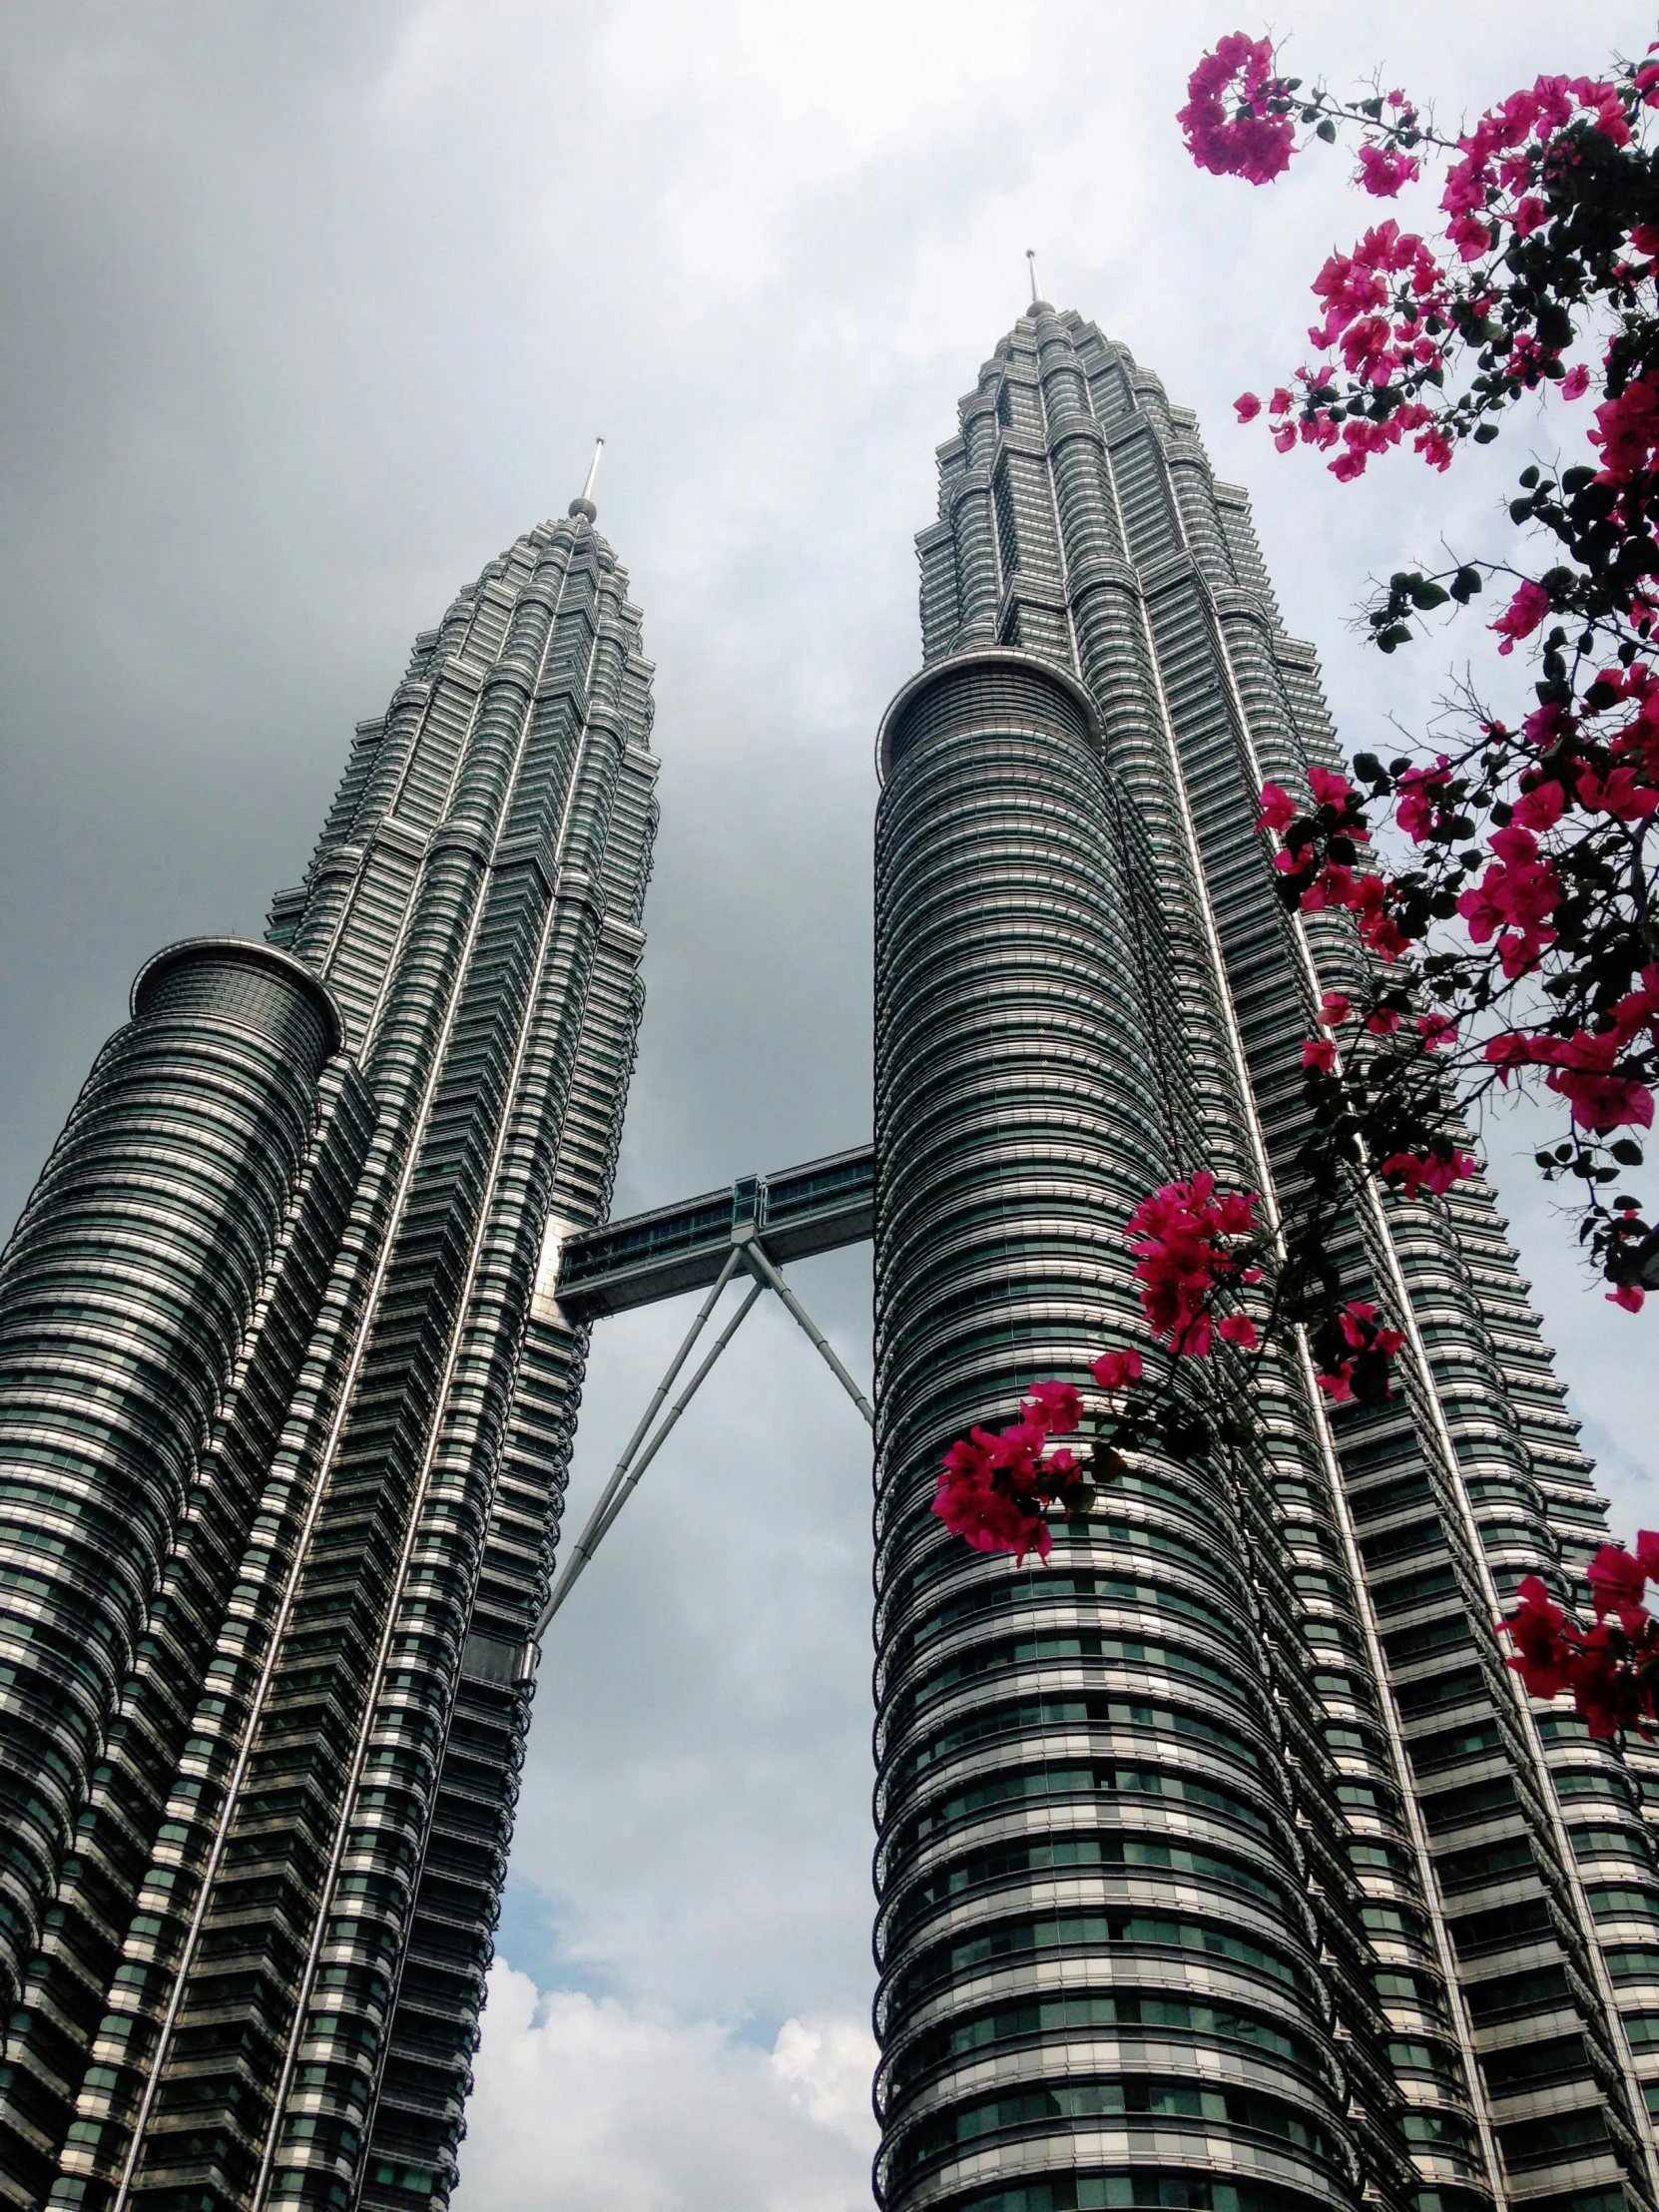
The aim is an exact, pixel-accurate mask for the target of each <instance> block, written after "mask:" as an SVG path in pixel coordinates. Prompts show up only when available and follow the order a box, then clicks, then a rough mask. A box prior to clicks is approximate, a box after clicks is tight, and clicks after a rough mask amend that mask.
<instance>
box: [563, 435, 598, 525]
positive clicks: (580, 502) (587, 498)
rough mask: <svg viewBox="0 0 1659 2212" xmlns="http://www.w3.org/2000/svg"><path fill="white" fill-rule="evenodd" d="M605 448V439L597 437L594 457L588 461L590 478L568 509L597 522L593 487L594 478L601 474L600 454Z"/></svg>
mask: <svg viewBox="0 0 1659 2212" xmlns="http://www.w3.org/2000/svg"><path fill="white" fill-rule="evenodd" d="M604 450H605V440H604V439H603V438H595V439H594V441H593V459H592V460H591V461H590V462H589V463H588V480H587V482H586V483H585V484H584V485H583V486H582V488H581V490H580V491H579V492H578V493H577V495H576V497H575V498H574V499H573V500H572V501H571V503H570V506H569V507H568V509H567V510H566V511H567V513H569V514H572V515H581V516H583V517H584V519H585V520H587V521H589V522H597V521H598V519H599V509H598V508H597V507H596V506H595V505H594V503H593V487H594V480H595V478H596V477H597V476H598V474H599V456H600V454H601V453H603V452H604Z"/></svg>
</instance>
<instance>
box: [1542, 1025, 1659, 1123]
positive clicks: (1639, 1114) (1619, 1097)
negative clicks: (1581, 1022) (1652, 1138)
mask: <svg viewBox="0 0 1659 2212" xmlns="http://www.w3.org/2000/svg"><path fill="white" fill-rule="evenodd" d="M1618 1052H1619V1041H1618V1037H1617V1035H1616V1034H1615V1032H1614V1031H1613V1030H1611V1029H1607V1030H1603V1031H1602V1032H1601V1034H1600V1035H1599V1036H1593V1037H1592V1036H1591V1035H1590V1033H1589V1032H1588V1030H1585V1029H1579V1030H1577V1031H1575V1032H1574V1034H1573V1035H1572V1036H1571V1037H1568V1038H1567V1039H1566V1040H1565V1041H1564V1042H1558V1043H1557V1044H1556V1045H1555V1047H1554V1050H1553V1053H1552V1058H1553V1059H1554V1062H1555V1065H1554V1066H1553V1067H1552V1068H1551V1070H1550V1072H1549V1074H1548V1075H1547V1076H1545V1078H1544V1081H1545V1083H1546V1085H1547V1086H1548V1088H1549V1089H1550V1090H1552V1091H1555V1092H1556V1093H1557V1094H1558V1095H1559V1096H1560V1097H1562V1098H1565V1099H1567V1100H1569V1101H1570V1102H1571V1105H1572V1118H1573V1120H1574V1121H1575V1122H1577V1123H1578V1124H1579V1126H1580V1127H1581V1128H1584V1129H1594V1130H1596V1131H1598V1132H1599V1131H1603V1130H1608V1129H1622V1128H1626V1127H1628V1128H1635V1129H1648V1128H1651V1127H1652V1124H1653V1093H1652V1092H1651V1091H1650V1090H1649V1089H1648V1087H1647V1085H1646V1084H1645V1083H1639V1082H1637V1081H1636V1079H1635V1078H1634V1077H1633V1076H1626V1075H1620V1074H1619V1073H1618V1072H1617V1069H1616V1067H1615V1065H1614V1063H1615V1061H1616V1060H1617V1057H1618Z"/></svg>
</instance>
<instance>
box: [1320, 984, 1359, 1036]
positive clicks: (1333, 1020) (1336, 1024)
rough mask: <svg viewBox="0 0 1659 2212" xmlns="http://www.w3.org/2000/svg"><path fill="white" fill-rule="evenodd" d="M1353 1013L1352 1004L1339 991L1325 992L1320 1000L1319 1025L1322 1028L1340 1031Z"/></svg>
mask: <svg viewBox="0 0 1659 2212" xmlns="http://www.w3.org/2000/svg"><path fill="white" fill-rule="evenodd" d="M1353 1011H1354V1006H1353V1002H1352V1001H1351V1000H1349V999H1347V998H1345V997H1344V996H1343V994H1342V992H1341V991H1327V992H1326V994H1325V996H1324V997H1323V998H1322V999H1321V1000H1320V1024H1321V1026H1322V1028H1326V1029H1340V1028H1341V1027H1342V1025H1343V1023H1344V1022H1345V1021H1347V1019H1348V1017H1349V1015H1350V1014H1352V1013H1353Z"/></svg>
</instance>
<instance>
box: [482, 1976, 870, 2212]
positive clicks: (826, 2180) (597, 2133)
mask: <svg viewBox="0 0 1659 2212" xmlns="http://www.w3.org/2000/svg"><path fill="white" fill-rule="evenodd" d="M874 2062H875V2044H874V2039H873V2037H872V2036H871V2035H870V2032H869V2029H868V2028H867V2026H865V2025H864V2024H863V2023H862V2022H860V2021H857V2020H854V2019H847V2018H839V2017H835V2016H824V2015H813V2016H810V2017H807V2018H804V2019H789V2020H786V2021H785V2022H784V2024H783V2026H782V2027H781V2028H780V2029H779V2031H778V2036H777V2040H776V2042H775V2043H774V2045H773V2047H772V2049H771V2050H770V2051H769V2050H767V2049H766V2048H765V2047H764V2046H763V2045H762V2044H759V2043H755V2042H750V2041H745V2040H743V2039H741V2038H740V2037H739V2036H737V2035H735V2034H734V2033H733V2032H732V2031H731V2030H730V2029H728V2028H726V2027H723V2026H721V2025H720V2024H718V2023H717V2022H716V2021H714V2020H710V2019H693V2020H679V2019H676V2018H674V2017H672V2016H671V2015H669V2014H668V2013H666V2012H663V2011H661V2010H657V2009H651V2008H644V2007H629V2006H626V2005H624V2004H622V2003H620V2002H618V2001H617V2000H616V1999H615V1998H604V1999H600V2000H597V2001H596V2000H595V1999H594V1998H592V1997H589V1996H586V1995H583V1994H580V1993H578V1992H575V1991H571V1990H550V1991H542V1992H538V1990H537V1988H536V1985H535V1983H534V1981H533V1980H532V1979H531V1978H530V1976H529V1975H528V1974H524V1973H519V1972H517V1971H516V1970H515V1969H514V1968H513V1967H512V1966H510V1965H507V1964H505V1963H503V1962H500V1961H498V1962H497V1964H496V1965H495V1967H494V1968H493V1970H492V1972H491V1974H490V1995H489V2005H488V2008H487V2010H486V2012H485V2014H484V2039H483V2044H482V2047H481V2048H480V2050H479V2053H478V2057H477V2061H476V2073H477V2084H478V2085H477V2088H476V2090H475V2091H474V2093H473V2098H472V2103H471V2107H470V2113H469V2135H468V2140H467V2142H466V2143H465V2144H464V2145H463V2147H462V2152H461V2184H460V2189H459V2191H458V2192H457V2195H456V2199H455V2205H456V2212H861V2208H862V2207H865V2206H867V2205H868V2203H869V2162H870V2159H871V2157H872V2156H873V2155H874V2150H875V2133H876V2131H875V2123H874V2120H873V2119H872V2117H871V2115H870V2108H869V2077H870V2072H871V2069H872V2067H873V2065H874Z"/></svg>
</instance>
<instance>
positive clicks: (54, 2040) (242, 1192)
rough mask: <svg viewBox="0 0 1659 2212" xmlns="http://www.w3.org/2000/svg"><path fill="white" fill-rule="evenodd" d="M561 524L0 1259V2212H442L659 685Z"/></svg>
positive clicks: (340, 800)
mask: <svg viewBox="0 0 1659 2212" xmlns="http://www.w3.org/2000/svg"><path fill="white" fill-rule="evenodd" d="M595 519H596V517H595V509H594V507H593V505H592V502H591V501H590V500H589V499H587V498H586V497H584V498H581V499H578V500H576V501H574V502H573V503H572V506H571V510H570V515H569V517H568V518H567V519H565V520H562V521H559V522H557V523H552V524H547V525H544V526H542V527H540V528H538V529H535V530H532V531H531V532H530V533H529V534H528V535H527V536H525V537H522V538H520V539H519V540H518V542H517V543H516V544H515V545H513V546H512V547H511V549H510V550H509V551H508V552H507V553H505V554H504V555H502V557H501V558H500V559H499V560H494V561H491V562H490V563H489V565H488V566H487V567H486V568H485V570H484V572H483V574H482V575H481V576H480V577H479V579H478V581H477V583H476V584H475V585H472V586H470V587H468V588H467V589H466V590H464V591H463V592H461V594H460V595H459V596H458V597H457V599H456V600H455V601H454V603H453V605H452V606H451V607H450V608H449V610H448V612H447V614H446V615H445V616H444V618H443V621H442V623H441V624H440V626H439V627H438V628H437V629H436V630H434V631H430V632H427V633H425V634H424V635H422V636H421V637H420V638H419V639H417V641H416V644H415V650H414V655H413V658H412V660H411V662H410V664H409V669H408V673H407V675H406V676H405V678H404V680H403V682H402V683H401V684H400V685H399V686H398V688H397V691H396V693H395V694H394V696H393V698H392V702H391V705H390V708H389V709H388V711H387V713H386V716H385V718H384V720H383V721H380V722H373V723H364V724H361V725H359V727H358V730H357V733H356V739H355V743H354V744H353V746H352V749H351V755H350V760H349V763H348V765H347V768H346V771H345V775H344V778H343V781H342V782H341V785H340V788H339V792H338V796H337V798H336V800H335V802H334V806H333V809H332V812H331V813H330V815H329V817H328V821H327V824H326V827H325V828H324V830H323V833H322V836H321V839H320V841H319V843H318V846H317V849H316V853H315V856H314V858H313V860H312V863H311V866H310V869H309V871H308V873H307V875H306V878H305V881H304V883H303V884H302V885H301V886H300V887H299V888H297V889H295V890H292V891H284V892H282V893H280V894H279V895H278V896H277V900H276V903H275V906H274V908H273V913H272V927H271V930H270V941H269V943H267V944H264V945H259V944H248V943H241V942H236V941H228V940H218V939H213V940H198V941H195V942H191V943H186V944H178V945H173V946H171V947H169V948H168V949H167V950H166V951H164V952H162V953H160V954H158V955H157V957H156V958H155V959H153V960H152V961H151V962H150V963H149V964H148V966H146V967H145V969H144V970H143V972H142V973H141V974H140V976H139V979H138V981H137V983H136V984H135V986H134V991H133V1002H132V1006H133V1018H132V1020H131V1022H130V1023H129V1024H128V1025H127V1026H126V1027H125V1028H123V1029H122V1030H120V1031H119V1032H118V1033H117V1034H116V1036H114V1037H113V1038H112V1039H111V1040H110V1042H109V1044H108V1045H107V1046H106V1047H105V1048H104V1051H103V1052H102V1053H101V1054H100V1056H99V1058H98V1061H97V1063H96V1065H95V1067H94V1068H93V1071H92V1074H91V1076H90V1077H89V1079H88V1082H87V1084H86V1087H85V1089H84V1090H83V1092H82V1094H81V1097H80V1099H79V1100H78V1102H77V1104H76V1106H75V1108H74V1111H73V1112H72V1114H71V1116H70V1119H69V1122H68V1125H67V1126H66V1128H65V1130H64V1132H63V1135H62V1137H61V1138H60V1139H59V1141H58V1144H57V1146H56V1148H55V1149H54V1151H53V1153H52V1156H51V1158H50V1159H49V1161H48V1162H47V1165H46V1168H45V1171H44V1173H43V1174H42V1176H41V1179H40V1182H39V1184H38V1185H37V1187H36V1189H35V1192H34V1194H33V1196H32V1197H31V1199H30V1201H29V1203H28V1206H27V1208H26V1210H25V1212H24V1214H23V1217H22V1219H21V1221H20V1223H19V1225H18V1228H17V1231H16V1234H15V1236H14V1238H13V1240H12V1243H11V1245H10V1247H9V1248H8V1250H7V1252H6V1254H5V1257H4V1261H3V1264H0V1452H3V1454H4V1459H5V1467H4V1483H5V1497H6V1507H7V1510H6V1514H5V1518H4V1522H3V1524H0V1563H3V1579H4V1582H5V1585H6V1595H7V1604H6V1607H5V1615H4V1621H3V1625H0V1636H3V1640H4V1674H3V1676H0V1683H3V1688H0V1697H3V1699H4V1714H5V1720H4V1728H3V1730H0V1738H3V1744H4V1749H3V1750H0V1792H3V1795H4V1808H5V1849H4V1862H3V1865H0V1954H3V1958H4V1975H5V1983H6V1986H5V1992H4V1994H5V1999H6V2007H7V2011H8V2013H9V2015H10V2022H11V2024H10V2029H9V2033H8V2038H7V2047H6V2066H5V2078H4V2085H3V2086H4V2103H3V2127H0V2186H3V2189H4V2194H5V2197H6V2199H7V2201H9V2202H11V2203H13V2204H17V2205H27V2206H31V2207H33V2206H38V2205H41V2204H43V2203H46V2202H50V2203H52V2204H53V2205H64V2206H69V2205H81V2206H88V2207H99V2208H103V2207H118V2206H119V2207H125V2206H134V2207H138V2206H145V2207H155V2208H158V2212H159V2208H161V2207H164V2206H165V2207H168V2208H172V2207H181V2208H182V2207H185V2206H190V2207H191V2208H193V2212H195V2208H198V2207H200V2208H204V2212H205V2208H207V2207H213V2206H229V2205H251V2204H255V2203H260V2204H268V2203H274V2204H281V2205H294V2206H300V2205H317V2206H325V2205H346V2204H353V2203H357V2202H362V2203H364V2204H369V2205H380V2206H405V2207H407V2206H411V2205H424V2204H426V2203H428V2202H430V2201H433V2200H436V2201H438V2202H440V2203H441V2202H442V2201H444V2200H445V2199H446V2197H447V2194H448V2189H449V2185H450V2182H451V2180H452V2178H453V2173H454V2146H455V2143H456V2141H457V2139H458V2136H459V2133H460V2127H461V2111H462V2101H463V2098H464V2096H465V2093H466V2090H467V2087H468V2085H469V2071H468V2063H469V2057H470V2053H471V2050H472V2048H473V2044H474V2041H475V2023H476V2019H477V2014H478V2008H479V2004H480V2001H481V1990H482V1977H483V1971H484V1967H485V1965H486V1964H487V1960H488V1945H489V1930H490V1929H491V1928H492V1927H493V1925H494V1921H495V1917H496V1911H497V1901H498V1897H499V1892H500V1885H501V1879H502V1875H503V1871H504V1866H505V1847H506V1840H507V1836H508V1833H509V1829H510V1822H511V1810H512V1803H513V1797H514V1793H515V1774H516V1770H517V1767H518V1765H519V1763H520V1761H521V1758H522V1744H523V1736H524V1729H525V1724H526V1720H527V1717H528V1703H529V1700H528V1686H527V1682H526V1680H525V1673H526V1669H525V1665H524V1648H525V1643H526V1638H527V1635H528V1631H529V1627H530V1624H531V1623H532V1621H533V1620H534V1617H535V1613H536V1610H537V1608H538V1606H539V1605H540V1604H541V1603H542V1601H543V1599H544V1598H545V1595H546V1588H547V1579H548V1571H549V1566H550V1562H551V1553H552V1538H553V1531H554V1528H555V1526H556V1515H557V1507H558V1494H559V1491H560V1489H561V1487H562V1484H563V1481H564V1470H565V1464H566V1460H567V1457H568V1453H569V1448H570V1438H571V1433H572V1430H573V1426H574V1420H575V1406H576V1401H577V1395H578V1385H579V1382H580V1377H581V1370H582V1358H583V1350H584V1342H585V1340H584V1338H583V1336H582V1335H581V1334H579V1333H577V1332H573V1331H572V1330H571V1329H570V1328H569V1327H567V1326H566V1324H565V1323H564V1321H563V1318H562V1316H561V1315H560V1313H559V1310H558V1309H557V1308H556V1307H555V1306H554V1305H553V1303H552V1301H551V1299H550V1298H548V1297H547V1296H546V1295H545V1294H546V1292H547V1289H548V1286H549V1282H550V1274H549V1270H550V1269H552V1268H554V1267H556V1260H557V1251H558V1248H559V1244H560V1242H561V1241H562V1239H563V1237H564V1236H566V1235H567V1234H568V1233H569V1232H570V1231H572V1230H573V1229H575V1228H578V1227H580V1226H583V1225H585V1224H587V1223H590V1222H592V1221H594V1220H595V1219H596V1218H598V1217H600V1216H602V1215H603V1213H604V1211H605V1209H606V1206H607V1204H608V1201H609V1195H610V1187H611V1179H612V1174H613V1168H614V1162H615V1157H616V1145H617V1136H618V1129H619V1125H620V1119H621V1113H622V1105H623V1099H624V1096H625V1093H626V1090H627V1085H628V1077H629V1072H630V1068H631V1065H632V1059H633V1053H634V1041H635V1032H636V1028H637V1024H638V1020H639V1013H640V1003H641V997H640V985H639V982H638V976H637V970H638V965H639V959H640V953H641V950H642V947H643V943H644V938H643V935H642V932H641V929H640V913H641V905H642V901H643V897H644V891H645V883H646V876H647V873H648V871H649V866H650V854H651V842H652V834H653V829H654V824H655V809H654V803H653V800H652V785H653V780H654V777H655V774H656V762H655V760H654V758H653V756H652V753H651V751H650V726H651V707H650V696H649V693H650V679H651V670H650V665H649V663H647V662H646V661H645V660H644V659H643V657H642V654H641V648H640V618H639V612H638V610H637V609H636V608H635V607H633V606H632V605H630V603H629V600H628V596H627V575H626V572H625V571H624V570H623V569H621V568H620V567H619V566H618V564H617V562H616V560H615V558H614V556H613V555H612V553H611V550H610V548H609V547H608V546H607V545H606V543H605V541H604V540H603V539H602V538H601V537H600V536H599V535H598V534H597V532H596V531H595V529H594V522H595Z"/></svg>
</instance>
